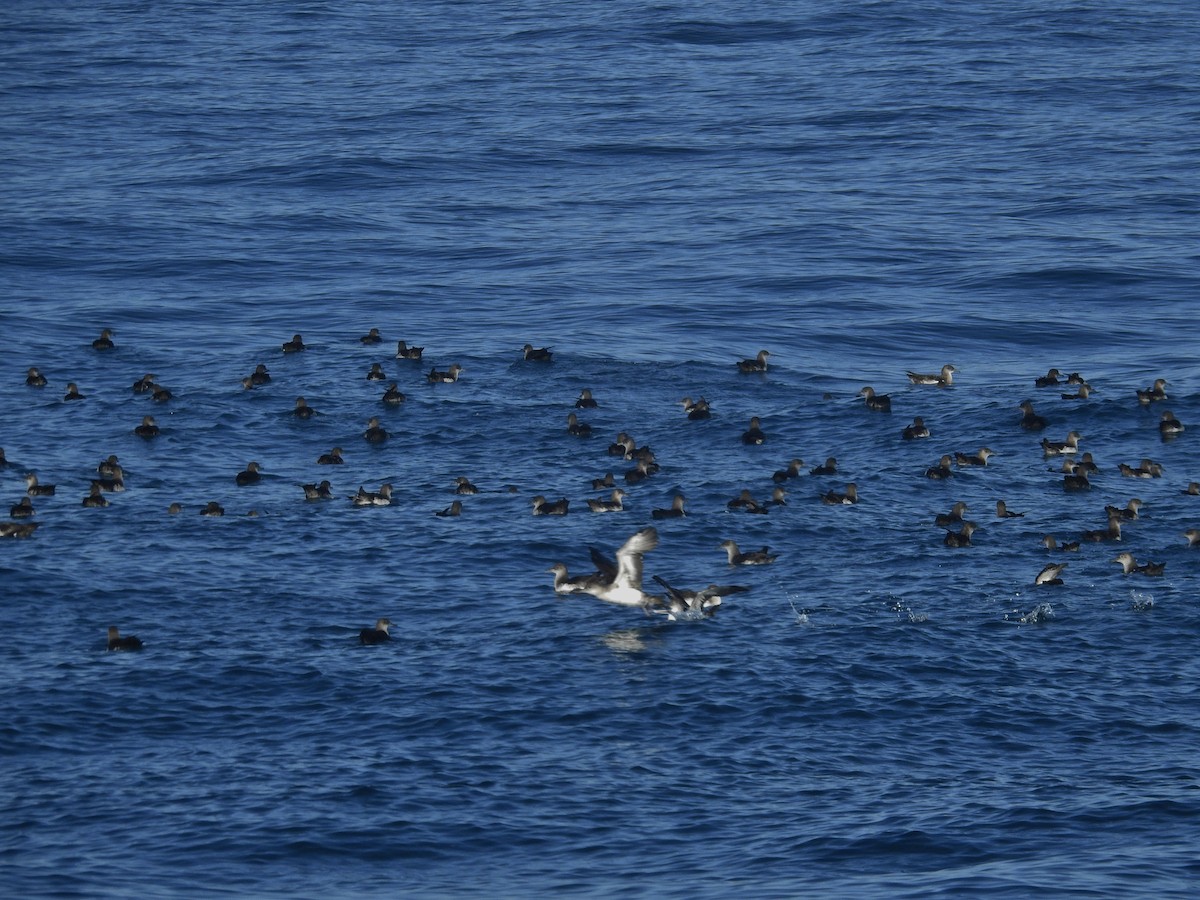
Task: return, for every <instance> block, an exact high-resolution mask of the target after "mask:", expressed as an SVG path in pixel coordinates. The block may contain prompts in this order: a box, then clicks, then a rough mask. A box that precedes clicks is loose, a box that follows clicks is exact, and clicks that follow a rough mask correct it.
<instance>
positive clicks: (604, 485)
mask: <svg viewBox="0 0 1200 900" xmlns="http://www.w3.org/2000/svg"><path fill="white" fill-rule="evenodd" d="M616 486H617V484H616V482H615V481H613V473H612V472H605V473H604V477H603V478H593V479H592V490H593V491H603V490H606V489H608V488H614V487H616Z"/></svg>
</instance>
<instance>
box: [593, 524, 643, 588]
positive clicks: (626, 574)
mask: <svg viewBox="0 0 1200 900" xmlns="http://www.w3.org/2000/svg"><path fill="white" fill-rule="evenodd" d="M657 546H658V531H656V530H655V528H654V527H653V526H651V527H649V528H643V529H642V530H641V531H638V532H635V533H634V534H633V535H632V536H631V537H630V538H629V539H628V540H627V541H625V543H624V544H622V545H621V547H620V549H619V550H617V559H616V562H615V563H614V562H613V561H612V560H610V559H608V558H607V557H605V556H604V555H603V554H602V553H600V551H598V550H597V549H596V548H595V547H592V548H591V555H592V562H593V563H594V564H595V566H596V568H597V570H598V571H599V572H600V574H601V575H603V576H604V578H605V581H604V582H603V583H598V584H589V585H587V586H585V588H584V592H585V593H588V594H591V595H592V596H593V597H595V598H597V599H598V600H605V601H607V602H609V603H616V604H618V605H620V606H640V607H643V608H646V607H647V606H648V605H649V604H651V603H653V602H654V599H655V598H654V597H653V596H652V595H650V594H647V593H646V592H645V591H643V590H642V556H643V555H644V554H646V553H648V552H650V551H651V550H653V549H654V548H655V547H657Z"/></svg>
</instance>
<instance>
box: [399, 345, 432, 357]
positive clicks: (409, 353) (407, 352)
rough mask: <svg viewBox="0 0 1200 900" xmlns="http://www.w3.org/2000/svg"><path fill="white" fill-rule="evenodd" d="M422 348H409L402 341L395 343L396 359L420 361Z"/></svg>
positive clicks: (423, 350)
mask: <svg viewBox="0 0 1200 900" xmlns="http://www.w3.org/2000/svg"><path fill="white" fill-rule="evenodd" d="M424 352H425V348H424V347H410V346H408V344H406V343H404V341H396V359H420V358H421V354H422V353H424Z"/></svg>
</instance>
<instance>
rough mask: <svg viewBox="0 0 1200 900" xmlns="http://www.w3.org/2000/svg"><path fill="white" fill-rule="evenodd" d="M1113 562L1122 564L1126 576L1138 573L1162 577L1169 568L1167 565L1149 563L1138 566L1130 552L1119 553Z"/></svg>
mask: <svg viewBox="0 0 1200 900" xmlns="http://www.w3.org/2000/svg"><path fill="white" fill-rule="evenodd" d="M1113 562H1117V563H1120V564H1121V571H1123V572H1124V573H1125V574H1126V575H1130V574H1132V573H1134V572H1137V573H1138V574H1140V575H1149V576H1150V577H1152V578H1153V577H1157V576H1159V575H1162V574H1163V572H1164V571H1165V570H1166V568H1167V564H1166V563H1156V562H1148V563H1142V564H1141V565H1138V563H1137V562H1136V561H1135V560H1134V558H1133V554H1132V553H1129V552H1125V553H1118V554H1117V555H1116V558H1115V559H1113Z"/></svg>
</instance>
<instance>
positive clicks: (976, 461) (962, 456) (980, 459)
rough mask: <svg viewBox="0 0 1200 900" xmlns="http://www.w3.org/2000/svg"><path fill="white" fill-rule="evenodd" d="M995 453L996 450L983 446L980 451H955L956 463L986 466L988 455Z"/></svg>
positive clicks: (959, 464)
mask: <svg viewBox="0 0 1200 900" xmlns="http://www.w3.org/2000/svg"><path fill="white" fill-rule="evenodd" d="M995 455H996V454H995V451H993V450H990V449H989V448H987V447H981V448H979V452H978V453H955V454H954V463H955V465H958V466H986V465H987V461H988V457H990V456H995Z"/></svg>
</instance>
